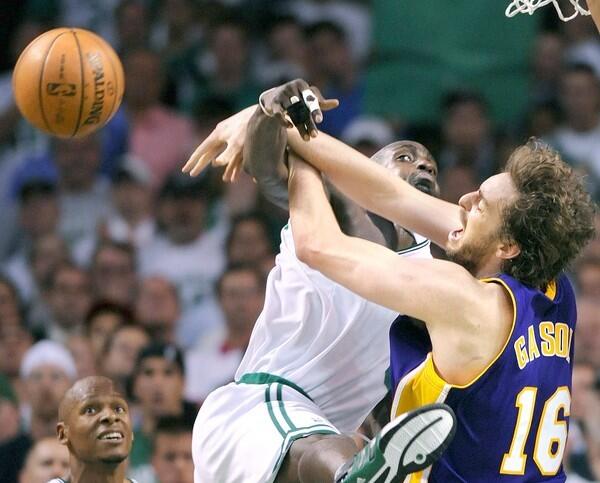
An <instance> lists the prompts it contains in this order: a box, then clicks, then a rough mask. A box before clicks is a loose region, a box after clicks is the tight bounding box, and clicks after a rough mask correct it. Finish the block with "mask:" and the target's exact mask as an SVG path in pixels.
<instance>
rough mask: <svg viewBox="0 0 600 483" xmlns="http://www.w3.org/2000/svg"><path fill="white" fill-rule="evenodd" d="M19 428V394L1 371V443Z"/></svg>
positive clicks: (12, 436) (14, 434)
mask: <svg viewBox="0 0 600 483" xmlns="http://www.w3.org/2000/svg"><path fill="white" fill-rule="evenodd" d="M0 330H1V329H0ZM19 429H20V420H19V401H18V400H17V395H16V393H15V391H14V389H13V388H12V386H11V384H10V381H9V379H8V378H7V377H6V376H4V375H2V374H1V373H0V445H1V444H2V443H4V442H6V441H9V440H11V439H13V438H14V437H15V436H17V434H19Z"/></svg>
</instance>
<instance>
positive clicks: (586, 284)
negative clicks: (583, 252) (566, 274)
mask: <svg viewBox="0 0 600 483" xmlns="http://www.w3.org/2000/svg"><path fill="white" fill-rule="evenodd" d="M576 276H577V288H578V294H579V295H580V296H582V297H586V296H587V297H590V298H595V299H596V300H600V257H593V256H588V257H583V258H582V259H581V260H579V263H578V264H577V273H576ZM599 317H600V315H599Z"/></svg>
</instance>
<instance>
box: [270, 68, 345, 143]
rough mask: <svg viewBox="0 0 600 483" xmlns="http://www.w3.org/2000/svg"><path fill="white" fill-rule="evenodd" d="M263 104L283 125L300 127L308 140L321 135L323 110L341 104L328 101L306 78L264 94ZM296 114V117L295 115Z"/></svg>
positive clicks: (335, 100)
mask: <svg viewBox="0 0 600 483" xmlns="http://www.w3.org/2000/svg"><path fill="white" fill-rule="evenodd" d="M313 97H316V99H313ZM260 102H261V106H262V108H263V110H264V111H266V113H268V115H271V116H274V117H276V118H277V119H278V120H279V121H280V122H281V123H282V125H284V126H285V127H288V128H290V127H292V126H296V129H298V132H299V133H300V136H302V139H304V140H305V141H308V140H310V138H311V137H313V138H314V137H316V136H317V134H318V130H317V124H319V123H320V122H322V121H323V111H329V110H331V109H335V108H336V107H337V106H338V105H339V101H338V100H337V99H325V98H324V97H323V95H322V94H321V91H319V89H318V88H317V87H315V86H310V85H308V83H307V82H306V81H304V80H302V79H295V80H293V81H290V82H287V83H285V84H283V85H281V86H279V87H275V88H273V89H269V90H268V91H265V92H263V93H262V94H261V96H260ZM293 112H295V113H296V116H294V115H292V114H293ZM291 121H294V122H293V123H292V122H291Z"/></svg>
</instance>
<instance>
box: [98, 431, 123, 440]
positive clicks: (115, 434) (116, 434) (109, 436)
mask: <svg viewBox="0 0 600 483" xmlns="http://www.w3.org/2000/svg"><path fill="white" fill-rule="evenodd" d="M123 438H124V436H123V433H121V432H120V431H107V432H104V433H101V434H100V436H98V439H100V440H103V441H122V440H123Z"/></svg>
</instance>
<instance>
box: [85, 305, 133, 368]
mask: <svg viewBox="0 0 600 483" xmlns="http://www.w3.org/2000/svg"><path fill="white" fill-rule="evenodd" d="M133 321H134V318H133V314H132V313H131V311H130V310H129V309H128V308H126V307H123V306H121V305H117V304H114V303H112V302H106V301H102V300H101V301H98V302H96V303H95V304H94V305H93V306H92V307H91V308H90V310H89V312H88V313H87V315H86V317H85V334H86V336H87V337H88V338H89V340H90V343H91V353H92V355H93V357H94V361H95V363H96V364H98V365H100V363H101V361H100V358H101V357H102V355H103V353H104V350H105V347H106V343H107V340H108V338H109V337H110V336H111V334H112V333H113V332H114V331H115V330H116V329H117V328H118V327H121V326H122V325H127V324H132V323H133Z"/></svg>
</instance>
